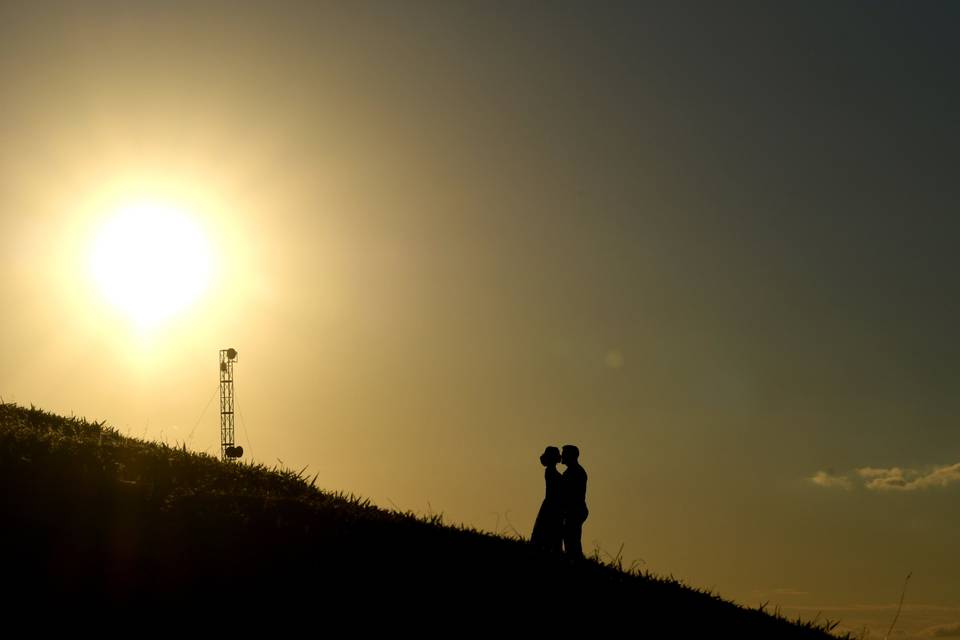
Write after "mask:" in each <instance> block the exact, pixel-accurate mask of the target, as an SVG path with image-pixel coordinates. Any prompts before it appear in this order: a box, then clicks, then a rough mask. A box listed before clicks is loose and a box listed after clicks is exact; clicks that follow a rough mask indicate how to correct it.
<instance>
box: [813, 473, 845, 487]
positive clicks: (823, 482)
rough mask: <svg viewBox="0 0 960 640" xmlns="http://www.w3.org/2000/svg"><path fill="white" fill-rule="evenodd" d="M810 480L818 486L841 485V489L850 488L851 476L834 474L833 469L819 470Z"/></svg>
mask: <svg viewBox="0 0 960 640" xmlns="http://www.w3.org/2000/svg"><path fill="white" fill-rule="evenodd" d="M810 482H812V483H813V484H815V485H817V486H818V487H840V488H841V489H848V490H849V489H850V488H851V486H852V485H851V484H850V478H848V477H847V476H838V475H834V473H833V472H832V471H817V472H816V473H815V474H813V475H812V476H811V477H810Z"/></svg>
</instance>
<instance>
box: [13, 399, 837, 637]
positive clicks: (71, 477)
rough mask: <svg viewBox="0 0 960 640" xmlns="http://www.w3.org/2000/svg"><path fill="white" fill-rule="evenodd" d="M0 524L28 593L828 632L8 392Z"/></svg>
mask: <svg viewBox="0 0 960 640" xmlns="http://www.w3.org/2000/svg"><path fill="white" fill-rule="evenodd" d="M0 522H2V527H0V528H2V531H0V536H2V539H0V542H2V544H3V547H2V548H3V549H5V550H8V553H7V554H6V555H7V558H8V559H7V560H6V561H5V563H4V564H5V566H4V572H3V575H4V580H5V581H6V583H7V585H8V587H9V586H11V585H16V586H18V587H19V589H18V592H19V596H20V597H21V598H22V599H23V600H25V601H32V602H37V601H44V602H50V603H73V604H77V603H87V604H89V603H95V604H96V606H97V607H98V610H100V611H110V610H116V611H138V610H141V609H142V610H144V611H146V610H150V611H158V610H164V611H166V610H169V608H170V607H174V608H176V607H183V606H190V607H196V606H202V607H209V608H213V609H214V610H222V611H232V612H233V611H235V612H244V611H250V610H253V609H256V611H259V612H261V613H264V612H277V611H284V612H286V614H288V615H296V614H297V613H299V614H301V615H311V616H312V615H314V614H316V615H324V616H330V615H341V613H332V612H344V611H346V610H348V609H352V610H362V611H366V612H367V613H366V615H367V617H368V618H370V619H371V620H369V621H373V619H375V618H376V616H377V615H378V614H377V612H380V611H384V610H387V609H389V610H391V611H394V612H396V611H408V612H411V613H412V614H413V619H416V620H418V621H441V620H458V621H460V622H461V623H467V622H469V621H476V620H488V621H489V620H491V619H497V620H504V621H506V620H511V621H516V622H517V623H518V624H524V623H526V624H530V625H534V626H536V627H537V628H539V629H550V628H553V627H552V625H553V624H554V623H557V622H558V621H563V624H564V625H568V624H569V625H573V624H577V625H582V624H589V625H593V626H594V627H599V626H603V625H604V624H605V623H610V624H612V623H613V621H614V620H616V621H617V625H619V624H620V623H621V622H623V623H625V624H627V625H628V628H629V629H631V630H632V631H634V632H636V633H637V634H639V635H647V636H653V637H683V638H707V637H710V638H714V637H727V636H730V637H734V638H797V639H813V638H821V639H822V638H831V637H832V636H830V635H829V634H828V633H826V630H827V629H829V628H832V626H833V625H831V624H830V623H829V622H827V623H820V624H818V625H813V624H799V623H795V622H788V621H786V620H784V619H782V618H780V617H779V616H772V615H769V614H768V613H765V612H763V611H759V610H755V609H746V608H743V607H740V606H737V605H735V604H733V603H730V602H726V601H724V600H722V599H721V598H719V597H718V596H716V595H713V594H709V593H706V592H703V591H699V590H696V589H691V588H689V587H686V586H684V585H683V584H681V583H679V582H676V581H674V580H671V579H664V578H659V577H656V576H652V575H647V574H638V573H631V572H625V571H622V570H620V569H619V568H617V567H615V566H610V565H605V564H603V563H600V562H598V561H596V560H586V561H583V562H570V561H568V560H566V559H565V558H562V557H556V556H553V555H551V554H547V553H544V552H541V551H540V550H538V549H535V548H533V547H532V546H531V545H530V544H529V543H527V542H524V541H521V540H512V539H507V538H504V537H499V536H494V535H491V534H487V533H482V532H479V531H475V530H469V529H464V528H458V527H450V526H444V525H443V524H442V523H441V522H440V519H439V518H438V517H435V518H421V517H417V516H415V515H414V514H410V513H398V512H395V511H387V510H383V509H379V508H377V507H374V506H371V505H370V504H369V502H368V501H365V500H361V499H358V498H355V497H352V496H347V495H344V494H338V493H329V492H326V491H322V490H320V489H317V488H315V487H313V486H312V485H311V484H310V483H308V482H306V481H304V479H303V478H301V477H300V476H299V475H298V474H296V473H293V472H291V471H287V470H278V469H268V468H265V467H263V466H261V465H249V464H234V463H227V464H225V463H222V462H220V461H219V460H218V459H216V458H213V457H211V456H208V455H201V454H196V453H192V452H188V451H186V450H185V449H181V448H174V447H170V446H167V445H165V444H161V443H154V442H144V441H141V440H137V439H133V438H128V437H124V436H122V435H120V434H119V433H117V431H116V430H114V429H112V428H110V427H108V426H106V425H105V424H103V423H98V422H89V421H87V420H85V419H78V418H64V417H59V416H56V415H52V414H50V413H46V412H44V411H41V410H39V409H35V408H30V409H26V408H22V407H18V406H16V405H11V404H0ZM14 597H15V596H14ZM9 602H10V601H8V603H9ZM175 610H176V609H175ZM342 615H346V614H345V613H343V614H342ZM401 621H402V619H401ZM355 624H356V623H355ZM467 630H468V627H467V626H463V628H461V629H460V631H464V632H465V631H467Z"/></svg>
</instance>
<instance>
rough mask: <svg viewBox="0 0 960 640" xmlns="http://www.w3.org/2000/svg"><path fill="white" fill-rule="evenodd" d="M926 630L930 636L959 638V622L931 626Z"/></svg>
mask: <svg viewBox="0 0 960 640" xmlns="http://www.w3.org/2000/svg"><path fill="white" fill-rule="evenodd" d="M928 631H929V633H930V637H931V638H960V623H956V624H947V625H943V626H940V627H933V628H931V629H929V630H928Z"/></svg>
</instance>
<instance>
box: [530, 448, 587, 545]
mask: <svg viewBox="0 0 960 640" xmlns="http://www.w3.org/2000/svg"><path fill="white" fill-rule="evenodd" d="M579 457H580V450H579V449H577V448H576V447H575V446H573V445H572V444H568V445H565V446H564V447H563V452H562V453H561V452H560V450H559V449H557V448H556V447H547V448H546V449H544V451H543V455H542V456H540V464H542V465H543V466H544V467H546V470H545V471H544V474H543V477H544V479H545V480H546V483H547V493H546V496H545V497H544V499H543V504H542V505H540V513H538V514H537V520H536V522H535V523H534V525H533V535H532V536H531V537H530V540H531V541H532V542H533V543H534V544H536V545H537V546H539V547H543V548H544V549H548V550H550V551H560V550H561V548H562V549H563V550H564V551H565V552H566V553H567V555H569V556H571V557H573V558H582V557H583V547H582V546H581V544H580V536H581V534H582V533H583V523H584V521H585V520H586V519H587V472H586V471H584V469H583V467H581V466H580V463H579V462H578V461H577V460H578V458H579ZM557 463H560V464H563V465H566V467H567V469H566V471H564V472H563V473H560V472H559V471H557Z"/></svg>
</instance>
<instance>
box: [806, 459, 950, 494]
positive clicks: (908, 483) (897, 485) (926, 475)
mask: <svg viewBox="0 0 960 640" xmlns="http://www.w3.org/2000/svg"><path fill="white" fill-rule="evenodd" d="M853 475H854V479H853V480H851V478H850V477H849V476H848V475H846V474H844V475H837V474H835V473H834V472H833V471H817V472H816V473H815V474H814V475H813V476H811V477H810V478H809V480H810V482H812V483H813V484H815V485H817V486H818V487H825V488H834V487H839V488H841V489H847V490H849V489H851V488H852V487H853V484H854V482H855V481H857V480H859V481H860V483H862V484H863V486H864V487H866V488H867V489H869V490H871V491H918V490H920V489H930V488H934V487H946V486H948V485H950V484H953V483H954V482H957V483H960V462H957V463H954V464H948V465H939V466H935V467H932V468H928V469H925V470H920V469H903V468H901V467H890V468H881V467H860V468H859V469H856V470H855V472H854V474H853ZM858 484H859V483H858Z"/></svg>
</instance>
